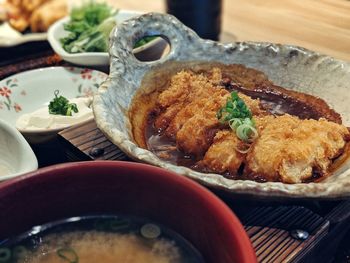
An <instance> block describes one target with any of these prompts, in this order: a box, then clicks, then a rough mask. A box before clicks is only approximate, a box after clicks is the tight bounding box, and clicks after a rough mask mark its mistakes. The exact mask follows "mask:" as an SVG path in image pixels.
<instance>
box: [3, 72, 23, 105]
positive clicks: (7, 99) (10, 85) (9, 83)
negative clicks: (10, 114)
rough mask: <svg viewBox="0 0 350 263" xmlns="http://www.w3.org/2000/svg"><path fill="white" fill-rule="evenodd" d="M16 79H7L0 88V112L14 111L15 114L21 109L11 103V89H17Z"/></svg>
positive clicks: (15, 103)
mask: <svg viewBox="0 0 350 263" xmlns="http://www.w3.org/2000/svg"><path fill="white" fill-rule="evenodd" d="M17 87H18V84H17V79H16V78H9V79H8V80H6V82H5V85H2V86H0V110H3V109H4V110H6V109H7V110H12V109H13V110H15V111H16V112H20V111H21V110H22V107H21V105H20V104H18V103H17V102H13V101H12V99H11V97H12V94H13V92H12V89H14V88H17Z"/></svg>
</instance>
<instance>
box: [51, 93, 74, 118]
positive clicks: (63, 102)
mask: <svg viewBox="0 0 350 263" xmlns="http://www.w3.org/2000/svg"><path fill="white" fill-rule="evenodd" d="M59 93H60V92H59V91H58V90H55V93H54V94H55V98H54V99H53V100H52V101H50V104H49V113H50V114H54V115H64V116H72V114H73V112H75V113H77V112H79V110H78V107H77V104H75V103H69V100H67V99H66V98H65V97H63V96H59V97H58V94H59Z"/></svg>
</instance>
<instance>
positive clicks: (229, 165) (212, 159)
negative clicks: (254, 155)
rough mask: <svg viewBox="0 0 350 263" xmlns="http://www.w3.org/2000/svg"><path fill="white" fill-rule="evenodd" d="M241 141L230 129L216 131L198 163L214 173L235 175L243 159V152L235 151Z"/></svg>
mask: <svg viewBox="0 0 350 263" xmlns="http://www.w3.org/2000/svg"><path fill="white" fill-rule="evenodd" d="M241 144H242V141H241V140H239V139H238V137H237V136H236V133H235V132H233V131H232V130H222V131H219V132H217V133H216V135H215V137H214V141H213V144H212V145H211V146H210V147H209V149H208V151H207V152H206V153H205V155H204V158H203V160H201V161H200V165H201V166H203V167H205V168H206V170H209V171H211V172H214V173H219V174H224V173H226V172H229V173H230V174H231V175H233V176H235V175H236V174H237V172H238V169H239V168H240V166H241V164H242V163H243V161H244V159H245V154H243V153H241V152H239V151H237V149H240V147H241Z"/></svg>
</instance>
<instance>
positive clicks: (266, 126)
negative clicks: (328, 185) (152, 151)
mask: <svg viewBox="0 0 350 263" xmlns="http://www.w3.org/2000/svg"><path fill="white" fill-rule="evenodd" d="M232 69H233V70H234V69H235V68H234V67H232ZM237 69H238V71H239V72H241V71H242V66H238V67H237ZM247 72H248V71H247ZM254 80H255V79H254V78H250V81H254ZM258 80H259V81H260V82H259V83H261V76H260V79H258ZM267 84H269V85H270V86H268V87H267V89H268V90H267V94H271V92H272V91H271V87H272V88H276V87H277V86H274V85H273V84H272V83H267ZM249 85H250V89H249V90H248V92H247V93H246V94H244V93H243V92H244V91H247V90H245V89H244V88H245V87H244V86H242V84H241V83H239V84H235V85H231V84H230V83H228V81H227V77H226V76H224V75H223V73H222V72H221V70H220V69H219V68H213V69H212V70H209V71H208V72H198V73H195V72H192V71H191V70H183V71H180V72H178V73H177V74H175V75H173V76H172V77H171V79H170V82H169V84H168V87H167V88H166V89H165V90H164V91H162V92H161V93H160V94H159V96H158V100H157V102H156V109H157V110H154V111H153V113H154V112H157V115H156V116H155V118H154V123H153V125H154V127H155V128H156V130H157V132H158V135H160V136H163V139H162V140H163V141H166V140H164V138H167V140H169V141H170V142H173V144H172V145H176V148H177V152H175V154H177V155H176V156H178V154H179V152H181V153H183V156H184V158H185V159H186V158H187V159H192V160H193V161H194V164H193V165H192V166H191V167H194V168H195V169H197V170H199V171H202V172H214V173H219V174H223V175H224V176H227V177H230V178H236V179H252V180H256V181H260V182H265V181H280V182H284V183H302V182H310V181H312V180H314V179H315V178H320V177H324V176H325V175H327V174H329V172H330V167H331V165H332V163H333V161H334V160H335V159H336V158H337V157H339V156H340V155H341V154H342V153H343V152H344V150H345V148H346V145H347V143H348V142H349V141H350V133H349V129H348V128H347V127H345V126H344V125H342V124H339V123H337V122H341V119H340V118H333V116H338V115H337V114H336V113H334V112H333V111H332V110H331V109H330V108H327V107H328V106H327V104H325V103H324V102H323V101H321V99H319V98H317V99H314V100H313V101H316V102H317V103H316V107H315V108H313V111H312V112H309V107H310V105H309V104H310V100H305V102H302V99H304V98H305V97H306V95H303V94H300V95H299V94H296V95H297V96H296V97H294V98H293V97H291V93H288V94H283V88H278V87H277V88H278V89H279V92H280V94H279V95H278V93H274V94H273V95H274V96H270V98H271V101H267V96H266V95H264V94H263V96H262V97H261V98H262V100H264V101H260V100H259V97H258V96H256V94H261V89H260V87H259V86H258V92H257V93H254V92H252V90H253V89H254V87H255V86H254V85H255V84H254V83H249ZM233 87H236V88H237V89H238V90H232V88H233ZM259 92H260V93H259ZM249 94H253V95H255V96H254V98H253V97H251V96H249ZM276 96H280V97H278V98H276ZM308 96H310V95H308ZM286 98H287V99H286ZM284 101H286V102H284ZM287 102H288V103H289V102H292V103H294V105H299V106H298V107H299V108H298V109H297V108H295V109H293V112H297V110H300V116H301V117H299V116H298V115H295V116H292V115H290V114H288V113H287V112H285V113H282V114H280V115H278V114H275V112H276V111H275V110H272V111H271V107H279V108H283V109H287V110H288V107H287V106H286V105H284V104H283V103H287ZM303 103H304V104H303ZM312 103H313V102H312V101H311V104H312ZM306 104H308V105H306ZM305 105H306V106H308V107H306V106H305ZM320 105H321V106H322V105H326V106H327V107H321V106H320ZM304 106H305V107H304ZM305 111H308V112H305ZM279 112H280V111H279ZM307 114H310V116H312V117H309V118H305V116H307ZM317 116H325V117H317ZM327 117H329V119H328V120H326V118H327ZM170 144H171V143H170ZM171 154H172V153H170V152H169V155H171ZM185 156H186V157H185ZM177 158H178V157H176V158H175V157H174V158H173V159H177Z"/></svg>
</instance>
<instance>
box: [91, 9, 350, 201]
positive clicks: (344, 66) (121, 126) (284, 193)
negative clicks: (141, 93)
mask: <svg viewBox="0 0 350 263" xmlns="http://www.w3.org/2000/svg"><path fill="white" fill-rule="evenodd" d="M153 34H159V35H163V36H165V37H166V38H167V39H169V42H170V44H171V51H170V53H169V54H168V56H166V57H164V58H162V59H161V60H158V61H154V62H146V63H144V62H140V61H138V60H137V59H135V57H134V56H133V54H132V49H131V47H132V46H133V45H132V44H133V43H134V42H135V41H136V40H137V39H139V38H140V37H142V36H144V35H153ZM110 55H111V57H112V58H111V73H110V76H109V78H108V80H107V81H106V82H105V83H104V84H103V85H102V86H100V88H99V91H98V94H97V95H96V96H95V98H94V105H93V108H94V114H95V118H96V122H97V125H98V127H99V128H100V129H101V130H102V131H103V132H104V134H105V135H106V136H107V137H108V138H109V139H110V140H111V141H112V142H113V143H115V144H116V145H117V146H118V147H120V149H121V150H123V151H124V152H125V153H127V154H128V155H129V156H131V157H132V158H134V159H136V160H139V161H142V162H146V163H150V164H154V165H157V166H160V167H163V168H166V169H169V170H171V171H174V172H176V173H179V174H182V175H185V176H187V177H190V178H192V179H194V180H196V181H198V182H200V183H202V184H204V185H207V186H210V187H214V188H219V189H223V190H225V191H228V192H231V193H239V194H246V195H253V196H260V197H272V198H276V197H278V198H280V197H287V198H322V199H331V198H332V199H333V198H346V197H350V162H345V163H344V164H343V165H342V166H341V167H340V168H339V169H337V170H336V172H335V173H333V175H331V176H329V177H328V178H326V179H325V180H323V181H321V182H319V183H307V184H306V183H303V184H283V183H279V182H268V183H257V182H254V181H242V180H229V179H226V178H224V177H223V176H220V175H217V174H203V173H199V172H195V171H193V170H191V169H189V168H186V167H181V166H176V165H173V164H170V163H168V162H165V161H163V160H160V159H159V158H158V157H157V156H156V155H155V154H153V153H152V152H150V151H148V150H145V149H142V148H140V147H138V145H136V144H135V142H134V140H133V137H132V133H131V127H130V121H129V119H128V114H127V110H128V108H129V106H130V104H131V101H132V98H133V96H134V94H135V92H136V91H137V90H138V89H139V87H140V85H141V81H142V79H143V77H144V75H145V74H146V73H147V72H149V71H151V70H152V69H154V68H156V67H159V66H162V65H165V63H168V62H169V61H170V62H171V61H178V62H181V63H184V64H186V63H188V62H189V61H201V62H214V61H216V62H221V63H224V64H243V65H246V66H247V67H251V68H255V69H257V70H260V71H263V72H264V73H265V74H266V75H267V76H268V77H269V79H270V80H271V81H273V82H274V83H275V84H277V85H280V86H283V87H286V88H290V89H293V90H297V91H301V92H305V93H309V94H312V95H315V96H318V97H321V98H323V99H324V100H326V102H327V103H328V104H329V105H330V106H331V107H333V108H334V109H335V110H336V111H337V112H339V113H340V114H341V116H342V119H343V123H344V124H345V125H346V126H350V64H349V63H346V62H342V61H339V60H336V59H333V58H331V57H328V56H324V55H320V54H317V53H315V52H313V51H310V50H306V49H303V48H299V47H295V46H288V45H278V44H271V43H252V42H244V43H233V44H226V45H224V44H220V43H218V42H213V41H209V40H203V39H201V38H199V37H198V36H197V35H196V34H195V33H194V32H193V31H192V30H190V29H189V28H187V27H185V26H184V25H183V24H181V23H180V22H179V21H178V20H177V19H176V18H174V17H173V16H170V15H162V14H155V13H150V14H146V15H143V16H141V17H137V18H135V19H131V20H129V21H126V22H124V23H123V24H121V25H120V26H119V27H118V29H117V30H115V31H114V32H113V33H112V39H111V46H110Z"/></svg>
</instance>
